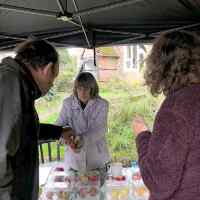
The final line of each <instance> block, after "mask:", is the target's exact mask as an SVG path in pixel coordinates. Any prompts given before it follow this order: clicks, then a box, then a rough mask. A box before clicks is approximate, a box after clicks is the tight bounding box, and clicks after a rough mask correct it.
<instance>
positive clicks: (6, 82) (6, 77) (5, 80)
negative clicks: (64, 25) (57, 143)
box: [0, 40, 70, 200]
mask: <svg viewBox="0 0 200 200" xmlns="http://www.w3.org/2000/svg"><path fill="white" fill-rule="evenodd" d="M58 72H59V65H58V54H57V52H56V50H55V49H54V47H52V46H51V45H50V44H49V43H47V42H45V41H42V40H34V41H30V40H29V41H26V42H24V43H22V44H21V45H20V46H19V48H18V49H17V51H16V56H15V58H14V59H13V58H11V57H7V58H5V59H3V61H2V63H0V200H38V188H39V187H38V177H39V176H38V174H39V173H38V171H39V167H38V166H39V162H38V140H39V139H42V140H45V139H59V138H60V136H61V135H62V136H63V137H64V139H65V140H68V138H69V136H70V131H68V130H67V129H63V128H62V127H59V126H54V125H48V124H40V123H39V120H38V116H37V113H36V110H35V106H34V101H35V100H36V99H37V98H39V97H41V96H43V95H45V94H46V93H47V92H48V90H49V89H50V88H51V86H52V85H53V82H54V79H55V78H56V76H57V75H58Z"/></svg>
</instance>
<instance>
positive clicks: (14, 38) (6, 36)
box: [0, 34, 27, 40]
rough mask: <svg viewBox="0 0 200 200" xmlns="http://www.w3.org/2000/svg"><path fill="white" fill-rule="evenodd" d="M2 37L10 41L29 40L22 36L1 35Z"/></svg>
mask: <svg viewBox="0 0 200 200" xmlns="http://www.w3.org/2000/svg"><path fill="white" fill-rule="evenodd" d="M0 37H2V38H8V39H13V40H26V39H27V38H24V37H20V36H15V35H5V34H0Z"/></svg>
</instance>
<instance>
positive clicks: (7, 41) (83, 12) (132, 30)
mask: <svg viewBox="0 0 200 200" xmlns="http://www.w3.org/2000/svg"><path fill="white" fill-rule="evenodd" d="M177 29H185V30H191V31H196V32H197V33H199V32H200V1H198V0H167V1H161V0H51V1H49V0H42V1H41V0H34V1H33V0H26V1H20V0H7V1H5V0H0V50H5V49H9V48H13V47H14V46H15V45H16V43H19V42H20V41H23V40H25V39H27V38H28V37H37V38H41V39H46V40H48V41H49V42H51V43H53V44H54V45H56V46H58V47H65V46H77V47H85V48H94V47H100V46H110V45H118V44H130V43H137V42H150V41H152V39H154V38H155V37H156V36H157V35H158V34H159V33H160V32H162V31H166V30H177Z"/></svg>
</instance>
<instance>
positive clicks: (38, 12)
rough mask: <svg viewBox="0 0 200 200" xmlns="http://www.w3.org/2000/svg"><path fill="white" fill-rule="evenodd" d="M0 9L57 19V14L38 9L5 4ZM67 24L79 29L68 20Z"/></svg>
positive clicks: (74, 23) (0, 5)
mask: <svg viewBox="0 0 200 200" xmlns="http://www.w3.org/2000/svg"><path fill="white" fill-rule="evenodd" d="M0 9H2V10H11V11H16V12H21V13H28V14H33V15H41V16H47V17H54V18H57V17H58V16H59V12H53V11H49V10H38V9H33V8H24V7H19V6H12V5H6V4H0ZM67 22H68V23H71V24H73V25H76V26H79V27H80V25H79V24H78V23H76V22H74V21H73V20H68V21H67Z"/></svg>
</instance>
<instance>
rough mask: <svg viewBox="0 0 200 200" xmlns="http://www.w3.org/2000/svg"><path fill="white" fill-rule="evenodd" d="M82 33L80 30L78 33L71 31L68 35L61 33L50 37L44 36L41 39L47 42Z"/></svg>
mask: <svg viewBox="0 0 200 200" xmlns="http://www.w3.org/2000/svg"><path fill="white" fill-rule="evenodd" d="M82 32H83V31H82V30H78V31H71V32H68V33H61V34H56V35H52V36H51V35H50V36H46V37H45V36H44V37H42V39H46V40H49V39H55V38H60V37H65V36H70V35H76V34H79V33H82Z"/></svg>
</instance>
